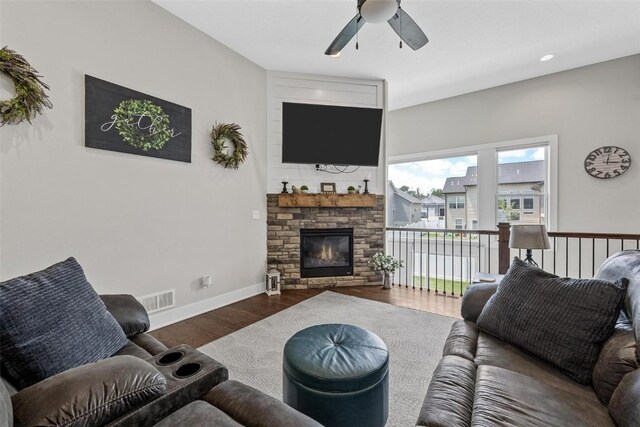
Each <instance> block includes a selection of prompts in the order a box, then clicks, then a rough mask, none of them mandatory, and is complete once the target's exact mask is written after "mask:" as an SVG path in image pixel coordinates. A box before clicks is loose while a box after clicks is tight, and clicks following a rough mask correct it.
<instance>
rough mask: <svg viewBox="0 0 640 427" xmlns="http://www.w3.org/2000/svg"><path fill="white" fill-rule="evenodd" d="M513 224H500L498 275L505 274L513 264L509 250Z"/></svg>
mask: <svg viewBox="0 0 640 427" xmlns="http://www.w3.org/2000/svg"><path fill="white" fill-rule="evenodd" d="M510 228H511V224H509V223H508V222H500V223H498V273H499V274H505V273H506V272H507V270H508V269H509V264H510V263H511V252H510V250H509V235H510Z"/></svg>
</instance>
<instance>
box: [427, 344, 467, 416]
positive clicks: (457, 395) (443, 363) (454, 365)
mask: <svg viewBox="0 0 640 427" xmlns="http://www.w3.org/2000/svg"><path fill="white" fill-rule="evenodd" d="M475 383H476V367H475V365H474V364H473V361H469V360H467V359H465V358H462V357H458V356H445V357H443V358H442V359H440V363H438V366H437V367H436V370H435V371H434V372H433V377H432V378H431V382H430V383H429V390H428V391H427V395H426V396H425V398H424V402H423V403H422V409H421V410H420V416H419V418H418V422H417V425H419V426H430V427H440V426H442V427H445V426H446V427H448V426H468V425H469V424H470V423H471V410H472V409H473V395H474V390H475Z"/></svg>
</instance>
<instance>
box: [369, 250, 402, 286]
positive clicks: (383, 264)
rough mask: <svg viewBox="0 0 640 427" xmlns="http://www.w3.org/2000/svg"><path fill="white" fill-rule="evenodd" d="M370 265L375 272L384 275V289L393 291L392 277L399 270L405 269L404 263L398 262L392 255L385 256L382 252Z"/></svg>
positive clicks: (376, 255) (373, 258) (372, 258)
mask: <svg viewBox="0 0 640 427" xmlns="http://www.w3.org/2000/svg"><path fill="white" fill-rule="evenodd" d="M369 265H370V266H371V268H373V270H374V271H379V272H381V273H382V287H383V288H384V289H391V275H392V274H393V273H395V272H396V270H398V269H399V268H402V267H404V261H401V260H397V259H395V258H394V257H392V256H391V255H385V254H383V253H382V252H378V253H377V254H375V255H374V256H373V257H371V261H369Z"/></svg>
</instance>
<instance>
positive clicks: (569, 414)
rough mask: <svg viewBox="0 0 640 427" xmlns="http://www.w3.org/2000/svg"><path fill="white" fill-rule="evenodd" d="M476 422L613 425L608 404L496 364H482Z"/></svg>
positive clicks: (485, 425) (551, 426)
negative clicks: (605, 404) (596, 401)
mask: <svg viewBox="0 0 640 427" xmlns="http://www.w3.org/2000/svg"><path fill="white" fill-rule="evenodd" d="M471 425H472V426H482V427H490V426H519V427H534V426H535V427H538V426H545V427H554V426H557V427H566V426H599V427H606V426H613V425H615V424H614V423H613V421H612V420H611V418H610V417H609V414H608V412H607V408H606V407H605V406H604V405H602V404H597V405H593V404H592V403H591V402H588V401H584V400H583V399H581V398H580V396H576V395H574V394H573V393H569V392H567V391H565V390H561V389H559V388H556V387H553V386H551V385H549V384H546V383H545V382H544V381H541V380H539V379H537V378H531V377H528V376H526V375H522V374H518V373H516V372H512V371H509V370H507V369H502V368H498V367H495V366H489V365H484V366H479V367H478V371H477V376H476V389H475V396H474V400H473V417H472V420H471Z"/></svg>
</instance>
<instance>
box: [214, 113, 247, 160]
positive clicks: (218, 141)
mask: <svg viewBox="0 0 640 427" xmlns="http://www.w3.org/2000/svg"><path fill="white" fill-rule="evenodd" d="M226 140H229V141H231V142H232V143H233V146H234V147H233V153H231V154H226V153H225V151H224V143H225V141H226ZM211 145H213V151H214V154H213V158H212V160H213V161H214V162H217V163H219V164H221V165H222V166H224V167H225V168H227V169H230V168H232V169H238V167H239V166H240V164H242V163H243V162H244V161H245V160H246V158H247V154H248V153H249V152H248V150H247V143H246V142H245V141H244V137H243V136H242V134H241V133H240V126H239V125H237V124H235V123H230V124H225V123H220V124H216V125H215V126H214V127H213V129H212V130H211Z"/></svg>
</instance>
